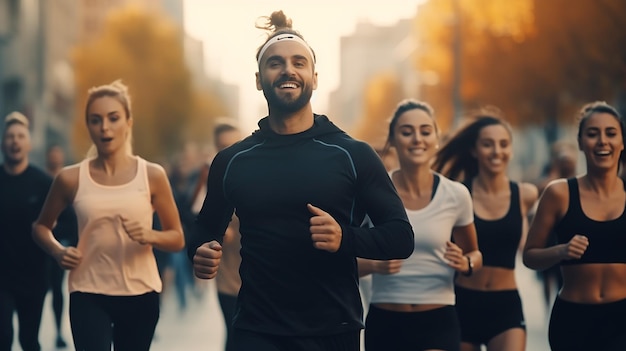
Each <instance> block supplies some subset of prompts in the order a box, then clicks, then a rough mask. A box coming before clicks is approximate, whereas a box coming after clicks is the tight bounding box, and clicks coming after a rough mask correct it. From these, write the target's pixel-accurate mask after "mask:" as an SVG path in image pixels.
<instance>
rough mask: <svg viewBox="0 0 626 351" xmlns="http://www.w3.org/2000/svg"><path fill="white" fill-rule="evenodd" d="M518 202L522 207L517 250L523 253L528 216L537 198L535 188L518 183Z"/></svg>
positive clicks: (537, 192) (529, 184) (537, 193)
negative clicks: (520, 232)
mask: <svg viewBox="0 0 626 351" xmlns="http://www.w3.org/2000/svg"><path fill="white" fill-rule="evenodd" d="M519 189H520V201H521V206H522V237H521V239H520V242H519V250H520V251H523V249H524V245H526V237H527V235H528V227H529V225H530V224H529V222H528V214H529V213H530V211H532V210H533V207H534V206H535V204H536V203H537V198H538V197H539V191H538V190H537V186H535V185H534V184H531V183H520V188H519Z"/></svg>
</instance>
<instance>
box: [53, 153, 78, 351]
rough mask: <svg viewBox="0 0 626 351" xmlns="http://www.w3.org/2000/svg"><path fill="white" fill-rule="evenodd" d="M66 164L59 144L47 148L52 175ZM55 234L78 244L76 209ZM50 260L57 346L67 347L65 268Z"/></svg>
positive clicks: (64, 217) (65, 214) (66, 212)
mask: <svg viewBox="0 0 626 351" xmlns="http://www.w3.org/2000/svg"><path fill="white" fill-rule="evenodd" d="M64 166H65V151H63V148H61V146H59V145H51V146H50V147H48V149H47V150H46V172H48V174H49V175H50V176H51V177H53V178H54V177H55V176H56V175H57V174H58V173H59V172H60V171H61V169H62V168H63V167H64ZM53 233H54V236H55V237H56V238H57V240H59V242H60V243H62V244H63V245H65V246H68V245H71V246H76V243H77V242H78V227H77V223H76V214H75V213H74V209H73V208H72V207H71V206H69V207H67V208H66V209H65V210H64V211H63V212H62V213H61V215H59V220H58V221H57V225H56V226H55V227H54V230H53ZM46 256H47V257H48V259H49V260H50V263H49V268H50V272H49V276H50V292H51V293H52V311H53V313H54V323H55V326H56V339H55V346H56V347H57V348H65V347H67V342H66V341H65V338H63V306H64V304H65V297H64V294H63V282H64V280H65V269H63V268H61V266H59V265H58V264H57V263H56V261H55V260H54V258H52V257H51V256H50V255H46Z"/></svg>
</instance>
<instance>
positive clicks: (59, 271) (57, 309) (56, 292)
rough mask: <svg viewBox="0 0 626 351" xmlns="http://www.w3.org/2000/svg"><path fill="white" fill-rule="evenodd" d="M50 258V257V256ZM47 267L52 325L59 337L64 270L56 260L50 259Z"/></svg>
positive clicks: (61, 319) (61, 318)
mask: <svg viewBox="0 0 626 351" xmlns="http://www.w3.org/2000/svg"><path fill="white" fill-rule="evenodd" d="M50 257H52V256H50ZM50 260H51V261H50V263H49V265H48V267H49V269H50V271H49V277H50V292H51V293H52V310H53V312H54V323H55V325H56V327H57V335H61V326H62V324H61V323H62V321H63V302H64V299H65V298H64V297H63V280H64V279H65V269H63V268H61V266H59V265H58V263H57V262H56V260H54V259H52V258H51V259H50Z"/></svg>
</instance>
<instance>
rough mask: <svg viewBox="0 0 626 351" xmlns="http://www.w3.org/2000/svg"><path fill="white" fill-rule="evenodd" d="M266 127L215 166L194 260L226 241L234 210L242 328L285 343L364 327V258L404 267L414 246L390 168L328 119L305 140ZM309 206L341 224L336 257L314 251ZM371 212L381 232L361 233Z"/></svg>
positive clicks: (237, 322) (237, 323) (193, 245)
mask: <svg viewBox="0 0 626 351" xmlns="http://www.w3.org/2000/svg"><path fill="white" fill-rule="evenodd" d="M259 128H260V129H259V130H257V131H255V132H254V133H253V134H252V135H251V136H249V137H247V138H245V139H244V140H242V141H241V142H239V143H237V144H235V145H233V146H231V147H229V148H227V149H225V150H223V151H222V152H220V153H218V154H217V155H216V157H215V159H214V160H213V163H212V164H211V168H210V171H209V177H208V183H207V184H208V185H207V189H208V190H207V195H206V198H205V200H204V204H203V206H202V210H201V211H200V213H199V215H198V218H197V223H198V226H199V227H198V233H197V234H196V237H195V238H194V239H193V240H191V242H190V243H189V245H188V250H189V251H188V253H189V256H190V258H193V255H194V254H195V251H196V249H197V247H198V246H200V245H201V244H203V243H205V242H208V241H211V240H217V241H219V242H222V238H223V235H224V232H225V230H226V227H227V226H228V223H229V221H230V219H231V217H232V214H233V210H234V211H235V213H236V215H237V216H238V218H239V221H240V232H241V258H242V261H241V266H240V269H239V272H240V275H241V280H242V286H241V289H240V292H239V297H238V303H237V311H236V315H235V318H234V327H235V328H241V329H246V330H250V331H254V332H258V333H266V334H272V335H285V336H322V335H332V334H339V333H344V332H349V331H355V330H359V329H361V328H363V322H362V321H363V309H362V304H361V298H360V294H359V287H358V284H359V283H358V282H359V279H358V273H357V264H356V257H363V258H370V259H401V258H406V257H408V256H409V255H410V254H411V253H412V252H413V246H414V244H413V230H412V227H411V225H410V223H409V221H408V219H407V216H406V212H405V210H404V206H403V205H402V202H401V200H400V198H399V197H398V194H397V193H396V190H395V188H394V186H393V184H392V183H391V180H390V179H389V176H388V175H387V171H386V170H385V167H384V166H383V163H382V162H381V160H380V158H379V157H378V155H377V154H376V152H375V151H374V150H373V149H372V148H371V147H370V146H369V145H368V144H366V143H364V142H362V141H358V140H355V139H353V138H351V137H350V136H348V135H347V134H346V133H345V132H343V131H342V130H340V129H339V128H337V127H336V126H335V125H334V124H333V123H332V122H330V121H329V120H328V118H327V117H326V116H323V115H315V116H314V126H313V127H312V128H310V129H308V130H306V131H304V132H301V133H297V134H291V135H280V134H277V133H275V132H273V131H272V130H271V129H270V126H269V121H268V119H267V117H266V118H263V119H262V120H261V121H259ZM307 203H310V204H312V205H314V206H316V207H319V208H321V209H322V210H324V211H326V212H328V213H329V214H330V215H331V216H332V217H333V218H334V219H335V220H336V221H337V222H338V223H339V224H340V226H341V228H342V232H343V236H342V241H341V246H340V249H339V250H338V251H337V252H334V253H331V252H328V251H324V250H319V249H316V248H315V247H313V242H312V240H311V232H310V218H311V217H312V214H311V213H310V212H309V210H308V209H307V206H306V205H307ZM366 214H367V215H368V216H369V217H370V218H371V221H372V223H373V224H374V227H372V228H365V227H361V226H360V224H361V223H362V222H363V219H364V217H365V215H366ZM218 274H219V272H218Z"/></svg>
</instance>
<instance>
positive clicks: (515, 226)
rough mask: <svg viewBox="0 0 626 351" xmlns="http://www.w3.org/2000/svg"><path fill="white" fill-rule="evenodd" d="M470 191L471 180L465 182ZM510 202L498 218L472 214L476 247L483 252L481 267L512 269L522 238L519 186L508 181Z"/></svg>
mask: <svg viewBox="0 0 626 351" xmlns="http://www.w3.org/2000/svg"><path fill="white" fill-rule="evenodd" d="M465 185H466V186H467V188H468V189H469V190H470V192H471V191H472V183H471V181H470V182H468V183H466V184H465ZM509 187H510V189H511V202H510V205H509V210H508V211H507V213H506V215H504V217H502V218H500V219H496V220H489V219H482V218H480V217H479V216H477V215H476V214H474V225H476V232H477V233H478V247H479V248H480V252H481V253H482V254H483V267H501V268H508V269H514V268H515V257H516V256H517V250H518V247H519V243H520V240H521V238H522V223H523V219H522V210H521V208H520V195H519V187H518V185H517V184H516V183H514V182H509Z"/></svg>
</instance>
